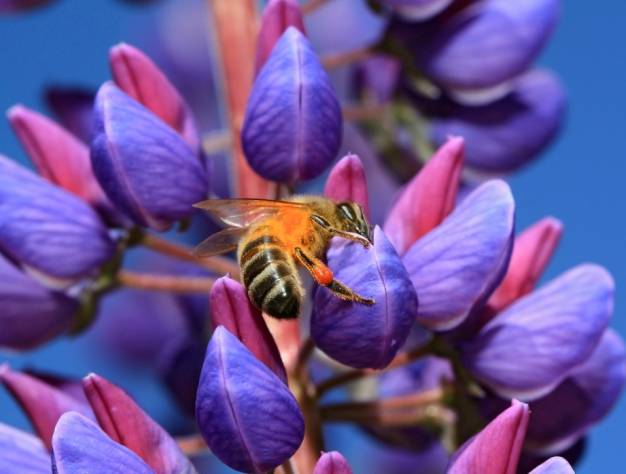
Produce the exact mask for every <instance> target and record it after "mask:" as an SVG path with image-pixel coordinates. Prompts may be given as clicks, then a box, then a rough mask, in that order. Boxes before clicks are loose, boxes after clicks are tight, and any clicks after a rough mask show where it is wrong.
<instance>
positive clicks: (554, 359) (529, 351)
mask: <svg viewBox="0 0 626 474" xmlns="http://www.w3.org/2000/svg"><path fill="white" fill-rule="evenodd" d="M613 290H614V285H613V279H612V278H611V276H610V275H609V273H608V272H607V271H606V270H605V269H603V268H602V267H598V266H595V265H579V266H578V267H576V268H574V269H572V270H570V271H568V272H567V273H564V274H563V275H561V276H560V277H559V278H557V279H555V280H553V281H552V282H551V283H549V284H547V285H545V286H544V287H542V288H540V289H539V290H537V291H535V292H533V293H531V294H530V295H528V296H525V297H524V298H522V299H520V300H518V301H517V302H516V303H514V304H513V305H511V306H509V307H508V308H507V309H506V310H505V311H504V312H502V313H500V314H499V315H498V316H497V317H495V318H494V319H492V320H491V321H490V322H489V323H487V324H486V325H485V326H484V327H483V328H482V329H481V330H480V332H479V333H478V335H477V336H476V337H475V338H474V339H473V340H472V341H469V342H468V343H466V344H465V345H463V346H462V348H461V349H462V352H463V361H464V364H465V365H466V367H468V368H469V369H470V370H471V371H472V372H473V374H474V375H475V376H476V377H477V378H478V379H479V380H481V381H482V382H484V383H485V384H486V385H488V386H489V387H491V388H492V389H493V390H495V391H496V392H497V393H498V394H499V395H501V396H503V397H504V398H511V397H513V396H515V397H519V398H524V399H526V400H533V399H536V398H538V397H540V396H542V395H545V394H546V393H548V392H550V391H551V390H552V389H553V388H554V387H555V386H556V385H558V384H559V383H560V382H561V381H562V380H563V379H564V378H565V377H567V376H568V375H569V374H570V372H571V371H572V369H574V367H576V366H578V365H580V364H581V363H583V362H584V361H585V360H587V358H588V357H589V356H590V355H591V353H592V352H593V350H594V349H595V347H596V345H597V344H598V342H599V341H600V338H601V337H602V334H603V333H604V331H605V329H606V327H607V325H608V323H609V320H610V319H611V315H612V313H613Z"/></svg>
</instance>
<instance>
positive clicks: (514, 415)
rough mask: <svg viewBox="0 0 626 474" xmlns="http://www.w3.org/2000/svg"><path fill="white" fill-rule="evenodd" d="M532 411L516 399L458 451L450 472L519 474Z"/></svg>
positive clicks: (464, 473) (453, 473) (450, 473)
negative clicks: (518, 469) (520, 459)
mask: <svg viewBox="0 0 626 474" xmlns="http://www.w3.org/2000/svg"><path fill="white" fill-rule="evenodd" d="M529 415H530V411H529V410H528V405H526V404H525V403H521V402H518V401H517V400H513V403H512V404H511V406H510V407H509V408H507V409H506V410H505V411H503V412H502V413H501V414H500V415H498V416H497V417H496V418H495V419H494V420H493V421H492V422H491V423H489V424H488V425H487V426H486V427H485V428H484V429H483V430H482V431H480V432H479V433H478V434H477V435H475V436H474V437H472V438H470V439H469V440H468V441H467V442H466V443H465V444H464V445H463V446H461V447H460V448H459V450H458V451H457V452H456V453H455V454H454V456H453V457H452V459H451V460H450V464H449V465H448V470H447V471H446V472H447V474H515V472H516V470H517V462H518V460H519V457H520V453H521V451H522V445H523V443H524V436H525V435H526V427H527V426H528V418H529Z"/></svg>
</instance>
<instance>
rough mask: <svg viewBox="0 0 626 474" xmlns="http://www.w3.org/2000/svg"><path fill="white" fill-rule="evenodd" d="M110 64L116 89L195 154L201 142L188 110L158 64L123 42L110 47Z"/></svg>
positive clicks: (187, 106)
mask: <svg viewBox="0 0 626 474" xmlns="http://www.w3.org/2000/svg"><path fill="white" fill-rule="evenodd" d="M109 61H110V64H111V73H112V75H113V80H114V81H115V83H116V84H117V85H118V87H119V88H120V89H122V90H123V91H124V92H126V93H127V94H128V95H129V96H131V97H132V98H133V99H135V100H136V101H137V102H139V103H140V104H142V105H144V106H145V107H146V108H148V109H150V110H151V111H152V112H153V113H154V114H155V115H156V116H157V117H159V118H160V119H161V120H163V121H164V122H165V123H166V124H168V125H169V126H170V127H172V128H173V129H174V130H176V131H177V132H178V133H180V134H181V135H182V136H183V138H184V139H185V141H186V142H187V143H188V144H189V146H190V147H191V148H192V149H193V150H194V151H198V146H199V143H200V140H199V138H198V132H197V130H196V125H195V122H194V119H193V116H192V115H191V109H190V107H189V105H187V103H186V102H185V100H184V99H183V98H182V96H181V95H180V93H179V92H178V91H177V90H176V88H175V87H174V86H173V85H172V83H171V82H170V81H169V80H168V78H167V77H166V76H165V74H163V72H162V71H161V70H160V69H159V68H158V67H157V65H156V64H154V62H152V60H151V59H150V58H149V57H148V56H146V55H145V54H144V53H143V52H142V51H140V50H139V49H137V48H135V47H134V46H131V45H129V44H126V43H120V44H118V45H117V46H114V47H113V48H111V51H110V53H109Z"/></svg>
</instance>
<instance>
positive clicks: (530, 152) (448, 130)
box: [430, 70, 566, 172]
mask: <svg viewBox="0 0 626 474" xmlns="http://www.w3.org/2000/svg"><path fill="white" fill-rule="evenodd" d="M565 105H566V97H565V91H564V90H563V86H562V85H561V83H560V82H559V81H558V79H557V78H556V77H555V76H554V75H553V74H552V73H550V72H548V71H543V70H533V71H530V72H528V73H526V74H525V75H523V76H522V77H520V78H519V79H518V80H517V81H516V83H515V87H514V89H513V90H512V92H511V93H509V94H508V95H507V96H506V97H504V98H502V99H500V100H498V101H496V102H493V103H491V104H487V105H483V106H477V107H465V106H462V105H456V104H452V103H450V104H449V105H448V106H447V110H446V113H445V115H442V116H439V117H434V118H433V119H432V121H431V129H430V137H431V139H432V140H433V142H434V143H435V144H440V143H443V142H444V141H445V140H446V139H447V137H448V136H449V135H451V134H452V135H461V136H463V137H465V140H466V145H467V147H466V162H467V164H468V165H469V166H471V167H474V168H477V169H479V170H484V171H488V172H507V171H512V170H514V169H516V168H519V167H520V166H522V165H524V164H526V163H528V162H529V161H530V160H532V159H533V158H535V157H536V156H537V155H538V154H539V153H540V152H541V151H542V150H543V149H544V148H545V147H546V146H547V145H548V144H549V143H550V142H551V141H552V140H553V138H554V137H555V136H556V134H557V133H558V131H559V129H560V127H561V123H562V122H563V118H564V115H565Z"/></svg>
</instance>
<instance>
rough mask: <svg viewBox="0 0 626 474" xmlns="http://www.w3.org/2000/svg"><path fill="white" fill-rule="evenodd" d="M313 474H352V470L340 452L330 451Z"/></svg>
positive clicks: (323, 456) (316, 466) (324, 454)
mask: <svg viewBox="0 0 626 474" xmlns="http://www.w3.org/2000/svg"><path fill="white" fill-rule="evenodd" d="M313 474H352V469H351V468H350V465H349V464H348V461H346V458H344V457H343V456H342V455H341V453H340V452H339V451H330V452H328V453H323V454H322V456H321V457H320V458H319V460H318V461H317V464H315V469H313Z"/></svg>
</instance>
